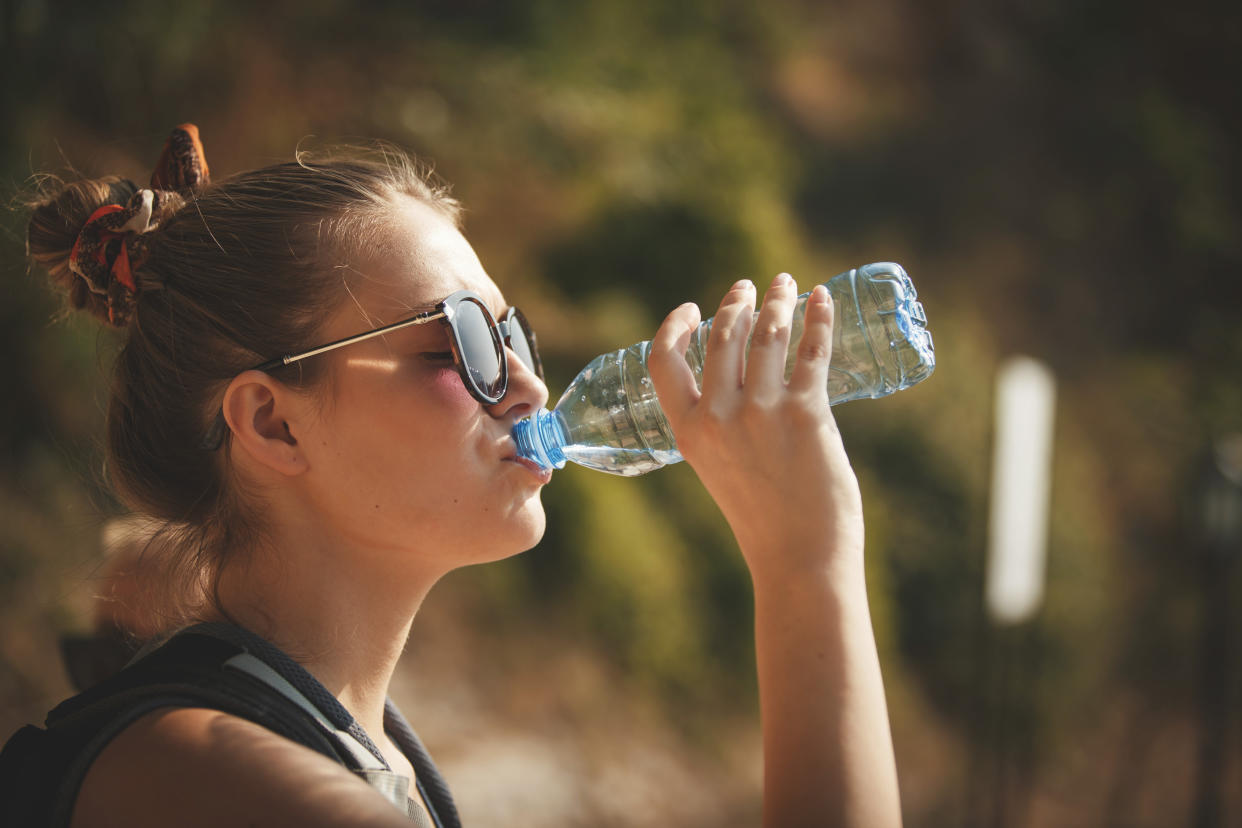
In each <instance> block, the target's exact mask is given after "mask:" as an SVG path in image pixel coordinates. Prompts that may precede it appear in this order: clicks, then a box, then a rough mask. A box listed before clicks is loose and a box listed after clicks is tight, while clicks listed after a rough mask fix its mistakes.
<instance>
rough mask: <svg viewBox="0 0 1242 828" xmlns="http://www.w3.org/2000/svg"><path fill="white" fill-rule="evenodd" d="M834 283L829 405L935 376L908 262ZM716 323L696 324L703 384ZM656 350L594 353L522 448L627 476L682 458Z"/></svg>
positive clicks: (520, 440) (694, 346) (544, 459)
mask: <svg viewBox="0 0 1242 828" xmlns="http://www.w3.org/2000/svg"><path fill="white" fill-rule="evenodd" d="M827 287H828V292H829V293H830V294H832V301H833V304H834V306H835V317H834V325H833V342H832V361H831V362H830V363H829V367H828V402H829V404H831V405H836V404H837V403H842V402H847V401H849V400H857V399H862V398H864V397H872V398H875V397H885V396H888V395H889V394H892V393H893V392H894V391H900V390H901V389H903V388H909V387H910V386H911V385H914V384H915V383H917V382H921V381H923V380H925V379H927V377H929V376H931V373H932V371H933V370H934V369H935V367H936V355H935V352H934V350H933V348H932V338H931V333H930V332H929V331H928V330H927V317H926V316H925V315H924V313H923V306H922V304H921V303H919V302H918V301H916V296H917V294H916V293H915V290H914V283H913V282H911V281H910V277H909V276H907V275H906V271H905V270H904V269H903V268H902V267H901V265H899V264H893V263H891V262H879V263H876V264H869V265H864V266H863V267H859V268H855V269H854V270H850V271H847V272H845V273H842V274H840V275H838V276H835V277H833V278H832V279H830V280H829V281H828V282H827ZM808 296H810V293H804V294H802V295H801V296H799V297H798V304H797V306H796V309H795V311H794V318H793V326H792V330H791V335H790V347H789V358H788V360H787V362H786V364H785V379H786V380H788V379H789V377H790V375H791V374H792V373H793V367H794V363H795V362H796V360H797V347H796V346H797V343H798V340H799V339H800V338H801V336H802V327H803V317H804V316H805V314H806V300H807V297H808ZM756 315H757V314H756ZM711 326H712V320H711V319H708V320H707V321H705V322H703V323H702V324H701V325H699V327H698V330H697V331H696V332H695V333H693V334H691V336H690V347H689V348H688V349H687V350H686V361H687V362H689V363H690V367H691V369H693V371H694V376H695V379H696V380H697V381H698V384H699V386H700V387H702V372H703V355H704V353H705V350H706V346H707V337H708V333H709V332H710V331H711ZM748 347H749V345H748ZM650 348H651V343H650V342H649V341H647V342H639V343H638V344H636V345H631V346H630V347H628V348H622V349H620V350H618V351H613V352H610V353H606V354H601V355H600V356H598V357H596V358H595V359H593V360H592V361H591V362H590V364H589V365H587V366H586V367H585V368H583V369H582V372H581V373H579V374H578V376H577V378H576V379H574V381H573V382H572V383H570V385H569V388H568V389H567V390H566V391H565V393H564V395H562V397H561V399H560V401H559V402H557V404H556V408H555V409H554V410H552V411H548V410H547V409H546V408H545V409H541V410H539V411H537V412H535V414H534V415H533V416H531V417H529V418H527V419H524V420H522V421H520V422H519V423H518V424H517V425H516V426H515V427H514V429H513V439H514V442H516V443H517V446H518V455H519V456H521V457H524V458H527V459H529V460H532V461H534V462H536V463H538V464H539V465H540V466H541V467H542V468H549V467H555V468H558V469H559V468H563V467H564V466H565V463H566V461H570V462H573V463H577V464H579V465H582V466H586V467H588V468H592V469H598V470H599V471H603V472H609V473H610V474H621V475H626V476H633V475H639V474H645V473H646V472H649V471H653V470H654V469H658V468H660V467H661V466H667V465H668V464H670V463H677V462H679V461H680V460H681V459H682V457H681V454H680V453H678V451H677V442H676V440H675V439H674V438H673V432H672V429H671V428H670V427H669V424H668V420H667V419H666V418H665V416H664V411H663V410H662V409H661V408H660V401H659V399H658V398H657V397H656V393H655V389H654V388H653V387H652V385H651V377H650V376H649V375H648V373H647V354H648V352H649V350H650Z"/></svg>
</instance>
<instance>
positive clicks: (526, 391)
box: [491, 347, 548, 420]
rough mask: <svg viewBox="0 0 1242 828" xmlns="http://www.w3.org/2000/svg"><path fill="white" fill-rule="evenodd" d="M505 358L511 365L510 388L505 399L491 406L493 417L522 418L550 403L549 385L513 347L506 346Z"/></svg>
mask: <svg viewBox="0 0 1242 828" xmlns="http://www.w3.org/2000/svg"><path fill="white" fill-rule="evenodd" d="M505 358H506V359H507V360H508V365H509V390H508V391H507V392H506V393H505V397H504V399H503V400H501V401H500V402H498V403H496V404H495V405H494V406H492V407H491V408H492V411H491V413H492V416H493V417H498V418H503V417H512V418H513V419H514V420H520V419H521V418H523V417H528V416H530V415H531V414H534V413H535V412H536V411H538V410H539V409H541V408H543V407H544V406H545V405H547V404H548V386H547V385H545V384H544V381H543V380H541V379H540V378H539V375H538V374H536V373H535V371H534V369H533V368H531V367H530V366H528V365H527V364H526V363H525V362H523V361H522V359H521V357H519V356H518V355H517V354H516V353H514V352H513V349H512V348H509V347H506V348H505Z"/></svg>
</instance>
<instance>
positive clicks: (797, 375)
mask: <svg viewBox="0 0 1242 828" xmlns="http://www.w3.org/2000/svg"><path fill="white" fill-rule="evenodd" d="M796 294H797V288H796V287H795V285H794V284H793V280H792V279H790V278H789V277H788V276H786V275H784V274H782V275H781V276H778V277H777V278H776V280H775V281H774V282H773V283H772V286H771V287H770V288H769V289H768V293H767V296H766V297H765V298H764V302H763V309H762V310H761V311H760V312H759V318H758V320H757V321H756V322H755V331H754V337H753V338H752V340H751V345H750V356H749V359H747V358H746V356H745V351H746V340H747V336H748V334H750V332H751V320H752V315H753V311H754V307H755V289H754V286H753V285H751V284H750V282H739V283H737V284H736V285H734V286H733V289H732V290H730V291H729V293H728V295H726V296H725V298H724V301H723V303H721V306H720V311H719V312H718V313H717V314H716V321H715V322H714V323H713V325H712V332H711V336H710V337H709V339H708V343H707V356H706V361H705V363H704V366H703V389H702V391H701V392H700V391H699V390H698V389H697V388H696V387H695V382H694V376H693V374H692V373H691V371H690V367H689V365H687V363H686V361H685V358H684V356H683V355H684V354H685V352H686V346H687V344H688V342H689V338H690V334H691V332H692V331H693V330H694V329H695V328H696V327H697V326H698V324H699V312H698V308H696V307H695V306H693V305H683V306H682V307H680V308H678V309H677V310H675V311H673V312H672V313H671V314H669V317H668V319H666V320H665V322H664V324H663V325H662V326H661V327H660V331H659V333H657V334H656V337H655V339H654V340H653V341H652V346H651V353H650V355H649V357H648V363H647V364H648V366H649V368H650V370H651V379H652V381H653V382H654V383H655V387H656V392H657V393H658V394H659V395H660V404H661V405H662V406H663V408H664V413H665V414H666V415H667V416H668V420H669V423H670V424H671V425H672V427H673V433H674V434H675V435H676V436H677V446H678V448H679V449H680V450H681V453H682V456H684V457H685V458H686V460H687V461H688V462H689V463H690V465H691V466H692V467H693V468H694V470H695V471H696V472H697V473H698V475H699V478H700V479H701V480H702V481H703V484H704V485H705V486H706V487H707V490H708V492H710V493H711V495H712V497H713V498H714V499H715V501H716V503H717V504H718V505H719V506H720V509H721V511H722V512H724V515H725V518H726V519H727V520H728V521H729V525H730V526H731V527H732V528H733V533H734V535H736V537H737V540H738V544H739V546H740V547H741V549H742V554H743V555H744V556H745V557H746V563H747V566H748V567H749V568H750V572H751V578H752V580H753V582H754V588H755V657H756V658H755V660H756V665H757V667H758V672H759V704H760V712H761V716H762V721H763V754H764V783H763V818H764V825H766V826H802V825H806V826H830V825H849V826H867V828H879V827H880V826H893V825H900V824H901V803H900V798H899V795H898V790H897V770H896V763H895V761H894V758H893V746H892V737H891V735H890V734H889V727H888V710H887V707H886V705H885V701H884V684H883V681H882V679H881V676H880V664H879V658H878V656H877V654H876V647H875V637H874V635H873V633H872V630H871V616H870V612H869V610H868V608H867V593H866V584H865V578H864V573H863V522H862V503H861V498H860V497H859V493H858V482H857V480H856V479H855V477H854V472H853V470H852V469H851V468H850V464H849V460H848V458H847V457H846V456H845V449H844V447H843V446H842V444H841V436H840V434H839V433H838V432H837V427H836V423H835V421H834V420H833V417H832V411H831V409H829V407H828V362H829V359H830V358H831V356H832V316H833V315H832V301H831V299H830V297H829V296H828V291H827V289H826V288H823V287H817V288H815V290H814V291H813V292H812V293H811V297H810V300H809V301H808V302H807V310H806V325H805V330H804V333H803V335H802V341H801V342H800V343H799V344H798V357H797V362H796V365H795V367H794V372H793V375H792V376H791V377H790V380H789V382H788V383H786V382H785V380H784V367H785V358H786V354H787V352H788V347H789V336H790V320H791V318H792V314H793V307H794V304H795V302H796V300H797V296H796Z"/></svg>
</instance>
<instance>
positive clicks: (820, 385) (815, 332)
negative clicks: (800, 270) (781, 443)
mask: <svg viewBox="0 0 1242 828" xmlns="http://www.w3.org/2000/svg"><path fill="white" fill-rule="evenodd" d="M833 316H834V314H833V305H832V297H831V296H830V295H829V294H828V288H826V287H824V286H823V285H816V286H815V289H814V290H813V291H811V296H810V298H809V299H807V303H806V323H805V327H804V328H803V330H802V339H800V340H799V341H798V360H797V362H796V363H795V364H794V370H793V376H791V377H790V378H789V390H790V391H794V392H798V393H809V394H822V395H823V396H824V405H827V404H828V399H827V398H828V363H829V362H830V361H831V360H832V325H833Z"/></svg>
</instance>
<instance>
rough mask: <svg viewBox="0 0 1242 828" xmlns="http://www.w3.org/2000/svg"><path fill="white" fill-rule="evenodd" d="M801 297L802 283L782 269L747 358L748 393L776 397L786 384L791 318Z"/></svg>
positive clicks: (760, 316)
mask: <svg viewBox="0 0 1242 828" xmlns="http://www.w3.org/2000/svg"><path fill="white" fill-rule="evenodd" d="M797 301H798V285H797V283H795V282H794V280H793V277H791V276H790V275H789V274H788V273H782V274H780V275H779V276H777V277H776V278H775V279H773V280H772V284H771V286H770V287H769V288H768V292H767V294H765V295H764V297H763V309H762V310H760V311H759V318H758V319H757V320H756V321H755V329H754V331H753V332H752V333H751V337H750V353H749V355H748V356H747V358H746V393H747V395H748V396H750V397H752V398H758V399H773V398H774V396H775V395H776V394H777V393H779V392H781V391H783V390H784V388H785V363H786V360H787V358H788V355H789V329H790V321H791V319H792V318H793V309H794V305H795V304H796V303H797Z"/></svg>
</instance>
